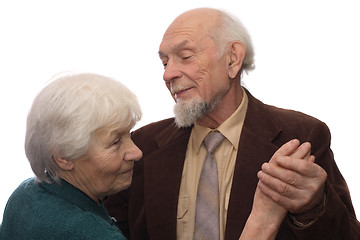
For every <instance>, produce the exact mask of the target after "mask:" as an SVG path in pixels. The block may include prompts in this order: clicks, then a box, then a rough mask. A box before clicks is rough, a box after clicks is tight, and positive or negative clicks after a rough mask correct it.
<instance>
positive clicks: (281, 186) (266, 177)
mask: <svg viewBox="0 0 360 240" xmlns="http://www.w3.org/2000/svg"><path fill="white" fill-rule="evenodd" d="M262 169H263V170H262V171H259V172H258V178H259V180H261V181H263V182H264V183H265V184H266V185H267V186H269V187H270V188H272V189H273V190H275V191H277V192H278V193H280V194H282V195H286V192H287V191H288V189H289V188H290V186H293V187H295V188H301V186H302V184H303V182H304V181H303V178H302V176H301V175H300V174H298V173H297V172H295V171H292V170H288V169H284V168H282V167H280V166H277V165H276V164H269V163H264V164H263V167H262ZM288 196H289V197H290V195H288Z"/></svg>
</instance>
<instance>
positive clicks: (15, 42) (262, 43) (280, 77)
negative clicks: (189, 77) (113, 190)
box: [0, 0, 360, 220]
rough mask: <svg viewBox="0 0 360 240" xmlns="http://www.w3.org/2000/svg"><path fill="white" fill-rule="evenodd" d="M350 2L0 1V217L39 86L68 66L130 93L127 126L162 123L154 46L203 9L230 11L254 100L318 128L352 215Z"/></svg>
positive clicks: (354, 80) (353, 22)
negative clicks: (248, 52) (134, 108)
mask: <svg viewBox="0 0 360 240" xmlns="http://www.w3.org/2000/svg"><path fill="white" fill-rule="evenodd" d="M356 2H357V1H356V0H354V1H349V0H338V1H331V0H327V1H321V0H302V1H288V0H282V1H281V0H272V1H267V0H263V1H257V0H233V1H227V0H222V1H219V0H214V1H213V0H206V1H200V0H181V1H172V0H167V1H147V0H143V1H135V0H134V1H121V0H118V1H115V0H113V1H109V0H98V1H91V0H83V1H80V0H61V1H53V0H42V1H41V0H31V1H27V0H23V1H19V0H7V1H6V0H0V113H1V117H0V212H1V213H2V211H3V208H4V207H5V204H6V201H7V199H8V198H9V196H10V194H11V193H12V191H13V190H14V189H15V188H16V187H17V186H18V185H19V184H20V183H21V182H22V181H23V180H24V179H26V178H28V177H31V176H33V174H32V171H31V169H30V167H29V164H28V162H27V159H26V157H25V154H24V149H23V145H24V135H25V123H26V115H27V112H28V110H29V108H30V106H31V103H32V100H33V99H34V97H35V95H36V94H37V93H38V92H39V91H40V90H41V89H42V88H43V87H44V86H45V85H46V83H47V82H48V80H49V79H50V78H51V77H52V76H53V75H54V74H56V73H59V72H63V71H69V70H75V71H90V72H95V73H99V74H103V75H107V76H110V77H113V78H115V79H118V80H119V81H121V82H123V83H124V84H125V85H127V86H128V87H129V88H130V89H131V90H133V92H135V94H136V95H137V96H138V98H139V101H140V104H141V107H142V110H143V119H142V120H141V122H140V123H139V124H138V125H137V127H140V126H142V125H144V124H147V123H150V122H152V121H157V120H160V119H163V118H166V117H171V116H172V115H173V113H172V108H173V101H172V99H171V97H170V94H169V93H168V92H167V89H166V87H165V85H164V83H163V80H162V73H163V68H162V65H161V62H160V60H159V59H158V55H157V51H158V46H159V43H160V41H161V38H162V34H163V32H164V31H165V30H166V28H167V26H168V25H169V24H170V23H171V21H172V20H173V19H174V17H176V16H177V15H178V14H180V13H181V12H183V11H185V10H188V9H191V8H195V7H203V6H205V7H216V8H221V9H224V10H226V11H229V12H231V13H233V14H234V15H236V16H237V17H239V18H240V19H241V20H242V21H243V22H244V24H245V26H246V27H247V28H248V30H249V32H250V34H251V36H252V39H253V43H254V47H255V52H256V69H255V70H254V71H253V72H250V74H249V75H248V76H246V77H245V78H244V82H245V85H246V86H247V88H248V89H249V90H250V91H251V92H252V94H253V95H254V96H255V97H257V98H259V99H260V100H262V101H264V102H266V103H269V104H273V105H276V106H279V107H283V108H290V109H295V110H299V111H302V112H305V113H307V114H310V115H313V116H315V117H317V118H319V119H320V120H322V121H324V122H326V123H327V124H328V126H329V127H330V130H331V133H332V137H333V140H332V149H333V151H334V154H335V159H336V161H337V164H338V166H339V168H340V170H341V172H342V173H343V175H344V177H345V179H346V180H347V183H348V185H349V188H350V192H351V195H352V200H353V204H354V207H355V210H356V211H357V213H358V214H360V188H359V186H357V185H358V184H359V183H360V174H359V167H358V166H359V164H358V162H359V160H360V159H359V154H358V152H359V143H358V142H357V139H358V137H359V136H360V127H359V122H360V114H359V108H358V104H359V102H360V97H359V85H358V82H359V80H360V72H359V71H360V70H359V69H360V67H359V63H360V62H359V56H360V44H359V43H360V36H359V35H360V34H359V29H360V26H359V25H360V14H359V7H358V6H357V3H356ZM0 215H1V217H0V220H1V219H2V214H0Z"/></svg>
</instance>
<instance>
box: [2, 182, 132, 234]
mask: <svg viewBox="0 0 360 240" xmlns="http://www.w3.org/2000/svg"><path fill="white" fill-rule="evenodd" d="M5 239H6V240H10V239H11V240H13V239H36V240H42V239H44V240H45V239H46V240H55V239H64V240H65V239H66V240H72V239H74V240H75V239H76V240H81V239H89V240H90V239H91V240H96V239H99V240H100V239H101V240H106V239H118V240H126V238H125V237H124V236H123V235H122V233H121V232H120V230H119V229H118V228H117V226H116V224H115V223H114V222H113V220H112V219H111V218H110V216H109V214H108V212H107V211H106V209H105V208H104V206H103V205H102V204H100V205H98V204H96V203H95V202H94V201H93V200H91V199H90V198H89V197H88V196H87V195H85V194H84V193H83V192H82V191H80V190H79V189H77V188H75V187H74V186H72V185H71V184H69V183H67V182H66V181H64V180H62V181H61V184H57V183H55V182H53V183H51V184H47V183H44V182H41V183H38V182H35V180H34V179H33V178H31V179H28V180H26V181H24V182H23V183H22V184H20V186H19V187H18V188H17V189H16V190H15V191H14V193H13V194H12V195H11V197H10V198H9V201H8V203H7V205H6V208H5V211H4V217H3V222H2V224H1V225H0V240H5Z"/></svg>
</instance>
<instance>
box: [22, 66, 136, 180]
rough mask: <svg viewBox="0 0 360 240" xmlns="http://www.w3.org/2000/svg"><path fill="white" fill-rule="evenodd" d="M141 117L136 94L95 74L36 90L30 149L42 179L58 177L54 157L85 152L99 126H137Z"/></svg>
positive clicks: (27, 144) (30, 119)
mask: <svg viewBox="0 0 360 240" xmlns="http://www.w3.org/2000/svg"><path fill="white" fill-rule="evenodd" d="M140 118H141V110H140V106H139V104H138V101H137V98H136V96H135V95H134V94H133V93H132V92H130V90H129V89H128V88H126V87H125V86H124V85H123V84H121V83H120V82H118V81H115V80H113V79H111V78H108V77H105V76H101V75H97V74H92V73H76V74H73V73H72V74H66V75H64V76H60V77H58V78H56V79H55V80H53V81H52V82H51V83H50V84H49V85H47V86H46V87H45V88H44V89H43V90H42V91H41V92H40V93H39V94H38V95H37V97H36V98H35V100H34V102H33V104H32V107H31V110H30V112H29V114H28V118H27V126H26V136H25V153H26V156H27V158H28V160H29V162H30V165H31V168H32V170H33V172H34V173H35V175H36V177H37V180H39V181H46V182H50V181H49V177H50V178H52V179H53V180H55V181H59V176H58V170H59V167H58V165H57V164H56V163H55V161H54V157H55V156H57V157H60V158H63V159H67V160H71V161H72V160H75V159H78V158H80V157H82V156H84V155H85V154H86V153H87V152H88V150H89V148H90V146H91V143H92V141H93V140H94V139H93V138H94V133H95V131H96V130H98V129H100V128H103V127H110V126H113V125H114V124H118V126H119V128H122V127H124V128H125V127H130V128H132V127H133V126H134V125H135V123H136V122H137V121H139V120H140ZM48 176H49V177H48Z"/></svg>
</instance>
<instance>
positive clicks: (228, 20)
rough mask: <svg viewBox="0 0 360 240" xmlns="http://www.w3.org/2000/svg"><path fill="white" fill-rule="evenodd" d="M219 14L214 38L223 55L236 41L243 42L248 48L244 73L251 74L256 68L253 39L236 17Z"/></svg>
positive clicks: (243, 68)
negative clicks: (230, 44)
mask: <svg viewBox="0 0 360 240" xmlns="http://www.w3.org/2000/svg"><path fill="white" fill-rule="evenodd" d="M218 12H219V17H220V18H219V20H220V22H219V25H217V26H216V27H214V29H213V30H212V33H211V34H212V37H213V39H214V41H215V43H216V44H217V46H218V49H219V52H220V54H221V55H223V54H224V53H225V50H226V48H227V47H228V46H229V43H232V42H234V41H239V42H241V43H242V44H243V45H244V46H245V48H246V56H245V59H244V62H243V66H242V69H241V73H242V71H245V72H249V71H251V70H253V69H254V68H255V60H254V55H255V53H254V48H253V45H252V41H251V37H250V35H249V33H248V31H247V29H246V28H245V26H244V25H243V24H242V23H241V21H240V20H239V19H237V18H236V17H235V16H232V15H230V14H229V13H226V12H224V11H221V10H218Z"/></svg>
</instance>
